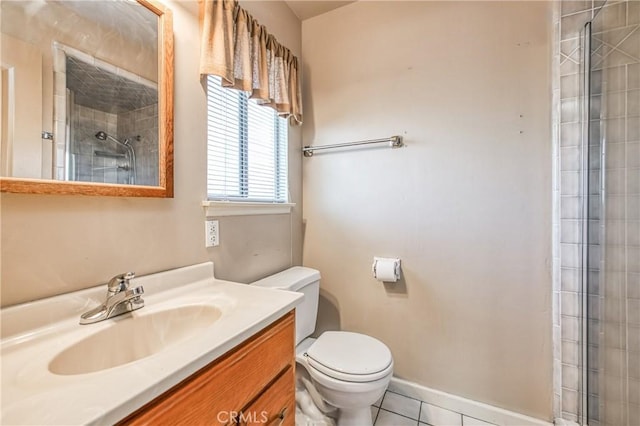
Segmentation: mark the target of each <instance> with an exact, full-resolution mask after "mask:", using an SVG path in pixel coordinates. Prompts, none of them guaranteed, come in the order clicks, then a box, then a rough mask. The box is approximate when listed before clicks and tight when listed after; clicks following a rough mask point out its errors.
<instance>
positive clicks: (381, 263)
mask: <svg viewBox="0 0 640 426" xmlns="http://www.w3.org/2000/svg"><path fill="white" fill-rule="evenodd" d="M372 269H373V277H374V278H375V279H376V280H378V281H384V282H392V283H395V282H396V281H398V280H399V279H400V259H392V258H384V257H374V258H373V266H372Z"/></svg>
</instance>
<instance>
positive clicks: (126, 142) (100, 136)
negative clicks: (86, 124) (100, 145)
mask: <svg viewBox="0 0 640 426" xmlns="http://www.w3.org/2000/svg"><path fill="white" fill-rule="evenodd" d="M95 136H96V138H97V139H99V140H101V141H106V140H107V139H111V140H112V141H114V142H115V143H117V144H118V145H122V146H126V147H129V146H131V145H130V144H129V139H125V140H124V142H122V141H121V140H119V139H116V138H114V137H113V136H111V135H110V134H108V133H107V132H104V131H102V130H100V131H99V132H98V133H96V135H95Z"/></svg>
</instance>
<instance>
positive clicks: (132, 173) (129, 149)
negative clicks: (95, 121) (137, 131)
mask: <svg viewBox="0 0 640 426" xmlns="http://www.w3.org/2000/svg"><path fill="white" fill-rule="evenodd" d="M95 136H96V139H98V140H101V141H106V140H107V139H109V140H111V141H113V142H115V143H117V144H118V145H120V146H122V147H124V149H125V150H126V154H125V158H126V159H127V162H128V164H127V165H125V166H122V165H119V166H116V167H117V168H118V169H120V170H124V171H127V172H129V181H128V182H127V183H128V184H130V185H135V183H136V151H135V149H134V148H133V145H132V144H131V140H130V139H129V138H127V139H125V140H124V141H122V142H121V141H120V140H118V139H116V138H114V137H113V136H111V135H109V134H107V133H106V132H105V131H103V130H100V131H99V132H98V133H96V135H95ZM140 139H141V138H140V135H137V136H135V140H137V141H138V142H139V141H140ZM98 152H99V151H95V153H96V155H97V153H98ZM105 169H106V168H103V170H105Z"/></svg>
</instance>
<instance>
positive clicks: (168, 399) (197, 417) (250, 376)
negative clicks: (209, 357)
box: [121, 311, 295, 426]
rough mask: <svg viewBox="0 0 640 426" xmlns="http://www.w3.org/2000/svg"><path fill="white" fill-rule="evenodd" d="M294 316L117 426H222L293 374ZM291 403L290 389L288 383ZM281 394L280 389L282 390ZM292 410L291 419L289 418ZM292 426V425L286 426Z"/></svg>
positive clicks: (291, 315)
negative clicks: (287, 371) (277, 380)
mask: <svg viewBox="0 0 640 426" xmlns="http://www.w3.org/2000/svg"><path fill="white" fill-rule="evenodd" d="M294 333H295V328H294V313H293V311H292V312H290V313H288V314H287V315H285V316H284V317H283V318H281V319H280V320H278V321H277V322H276V323H275V324H273V325H271V326H270V327H267V329H265V330H263V331H262V332H260V333H258V334H257V335H256V336H254V337H252V338H251V339H250V340H249V341H248V342H246V343H244V344H242V345H240V346H239V347H237V348H236V349H234V350H232V351H230V352H229V353H227V354H226V355H224V356H223V357H222V358H220V359H218V360H216V361H214V362H213V363H212V364H210V365H209V366H207V367H205V368H203V369H202V370H201V371H200V372H198V373H196V374H194V375H193V376H191V377H189V378H187V379H186V380H185V381H183V382H182V383H180V384H179V385H177V386H176V387H174V388H173V389H171V390H169V391H167V392H166V393H164V394H163V395H161V396H160V397H158V398H156V399H155V400H153V401H152V402H150V403H149V404H147V405H146V406H144V407H142V408H141V409H140V410H138V411H137V412H136V413H134V414H132V415H131V416H129V417H127V418H126V419H125V420H123V421H122V422H121V424H126V425H153V426H158V425H170V426H176V425H207V426H213V425H226V424H230V423H232V422H233V421H234V419H236V417H237V415H238V413H239V412H240V410H241V409H242V407H245V406H246V405H247V404H249V403H251V401H254V400H256V398H258V396H259V395H261V394H262V392H263V390H264V389H266V388H268V386H269V384H270V383H274V384H275V382H274V379H275V378H276V377H280V378H281V377H282V372H284V371H286V370H287V369H289V370H293V368H292V364H293V349H294V348H293V346H294V344H293V342H294ZM287 384H288V386H290V388H291V389H289V390H287V391H286V393H287V398H290V399H291V402H292V403H294V397H295V395H294V389H295V384H294V383H293V379H291V380H290V381H289V382H287ZM281 391H282V392H285V391H284V390H281ZM294 414H295V413H294V410H293V409H292V410H291V418H293V417H294ZM291 424H292V425H293V423H291Z"/></svg>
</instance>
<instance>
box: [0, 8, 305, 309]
mask: <svg viewBox="0 0 640 426" xmlns="http://www.w3.org/2000/svg"><path fill="white" fill-rule="evenodd" d="M166 4H167V5H169V7H170V8H171V9H172V10H173V14H174V32H175V198H173V199H166V200H158V199H134V198H110V197H82V196H30V195H21V194H2V195H0V213H1V218H0V219H1V223H0V231H1V240H0V241H1V246H0V250H1V251H0V254H1V275H0V277H1V288H0V292H1V293H0V294H1V297H2V300H1V302H2V305H3V306H6V305H11V304H15V303H19V302H24V301H28V300H33V299H37V298H41V297H45V296H50V295H55V294H59V293H65V292H69V291H73V290H77V289H81V288H84V287H90V286H93V285H97V284H100V283H104V282H106V280H107V279H108V278H110V277H111V276H112V275H115V274H117V273H120V272H123V271H127V270H134V271H136V272H137V273H138V274H139V275H142V274H146V273H150V272H154V271H160V270H165V269H170V268H175V267H179V266H184V265H189V264H193V263H197V262H203V261H207V260H210V259H212V260H214V261H215V262H216V271H217V276H219V277H222V278H227V279H235V280H239V281H250V280H253V279H256V278H259V277H262V276H264V275H267V274H269V273H271V272H274V271H277V270H279V269H283V268H285V267H288V266H289V265H291V264H292V263H300V261H301V259H300V253H301V220H300V217H301V215H300V210H301V198H302V197H301V184H300V181H301V166H300V154H299V152H300V138H301V131H300V129H295V128H294V129H291V130H290V132H289V141H290V156H289V162H290V171H289V174H290V181H291V184H290V190H291V197H292V200H293V202H295V203H297V206H296V209H295V210H294V213H293V214H292V215H291V216H289V215H276V216H247V217H235V218H220V239H221V245H220V246H219V247H216V248H211V249H205V247H204V225H203V222H204V218H205V217H204V210H203V208H202V207H201V205H200V204H201V202H202V200H203V199H205V198H206V106H205V93H204V91H203V88H202V86H201V85H200V81H199V79H198V50H199V35H198V23H197V3H196V2H195V1H194V2H185V1H180V2H177V1H166ZM245 7H246V8H247V9H248V10H249V11H250V12H252V13H253V14H254V15H255V17H256V18H257V19H259V20H260V21H261V22H262V23H264V24H265V25H267V27H268V28H269V29H270V30H271V31H272V32H273V33H274V34H275V35H276V37H277V38H278V39H279V40H280V41H281V42H282V43H283V44H285V45H287V46H288V47H290V48H291V50H292V51H293V52H294V53H295V54H299V53H300V22H299V20H298V19H297V18H296V17H295V15H294V14H293V12H291V10H290V9H289V8H288V7H287V6H286V5H285V4H284V3H282V2H268V3H254V2H247V4H246V5H245Z"/></svg>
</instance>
